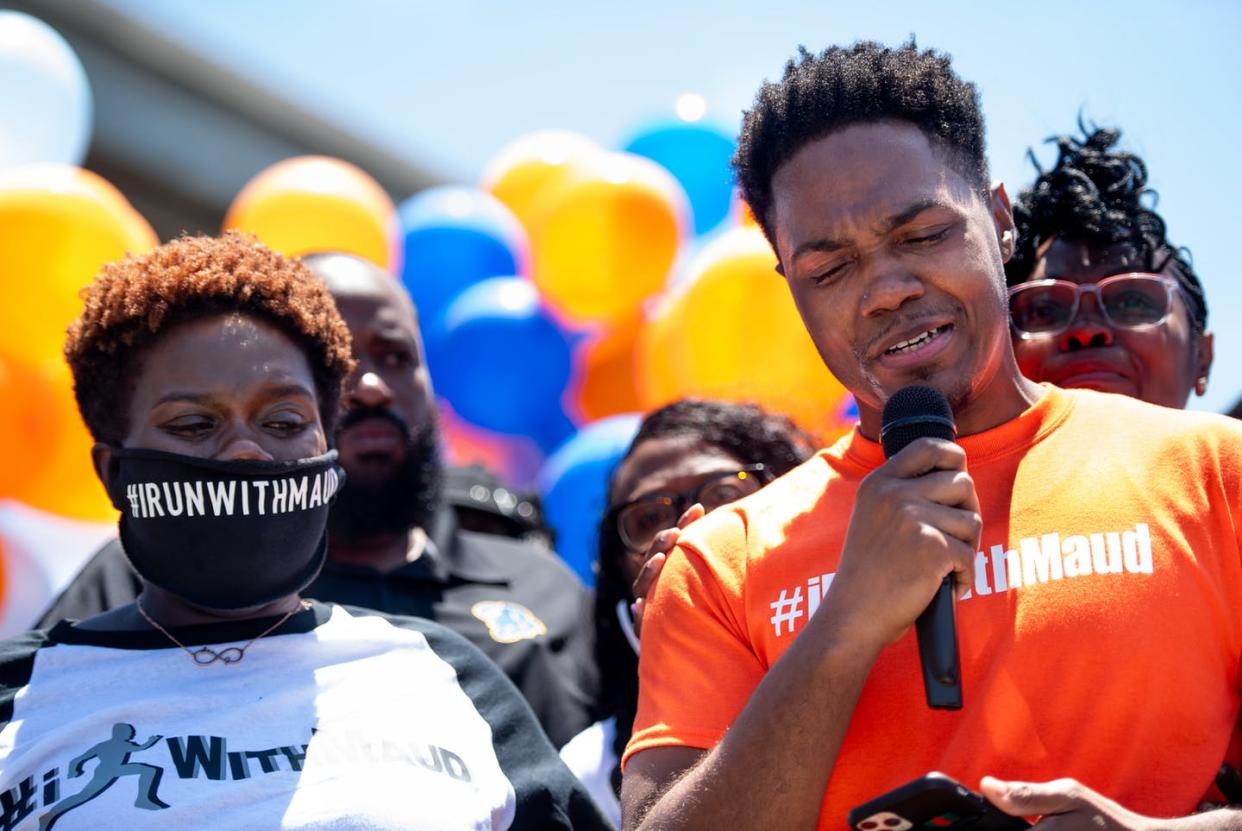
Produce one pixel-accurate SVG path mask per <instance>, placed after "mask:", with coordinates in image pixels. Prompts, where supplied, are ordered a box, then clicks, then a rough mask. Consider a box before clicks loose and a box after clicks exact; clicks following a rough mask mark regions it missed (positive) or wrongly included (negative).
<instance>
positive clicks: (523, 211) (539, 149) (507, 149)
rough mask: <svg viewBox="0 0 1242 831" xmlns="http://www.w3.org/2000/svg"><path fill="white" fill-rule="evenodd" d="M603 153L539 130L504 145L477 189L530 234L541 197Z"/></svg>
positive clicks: (563, 134)
mask: <svg viewBox="0 0 1242 831" xmlns="http://www.w3.org/2000/svg"><path fill="white" fill-rule="evenodd" d="M603 152H604V151H603V149H602V148H600V146H599V145H597V144H596V143H595V142H593V141H591V140H590V139H589V138H587V137H586V136H581V135H578V134H577V133H571V132H569V131H568V130H539V131H536V132H534V133H529V134H527V135H525V136H522V137H521V138H518V139H515V140H514V141H512V142H510V143H509V144H507V145H505V146H504V147H503V148H502V149H501V151H500V152H499V153H497V154H496V155H495V157H493V158H492V160H491V161H490V162H488V164H487V167H486V168H485V169H484V171H483V179H482V181H481V182H480V185H481V187H482V188H483V190H486V191H490V192H491V194H492V195H493V196H495V197H496V198H497V199H499V200H500V201H501V202H504V203H505V205H507V206H508V207H509V210H511V211H513V213H514V215H515V216H517V218H518V219H519V220H520V221H521V223H522V224H523V225H524V226H525V227H526V229H527V231H528V232H529V231H530V228H531V220H532V218H533V215H534V210H535V206H536V205H537V204H538V202H539V199H540V197H541V196H542V195H543V194H544V193H546V192H547V191H548V190H549V189H550V188H552V187H555V186H556V185H557V184H559V183H560V182H562V181H563V180H565V179H566V178H568V177H569V176H572V175H574V174H576V173H580V172H582V171H583V169H584V167H585V165H586V164H587V163H588V162H590V160H592V159H594V158H595V157H597V156H599V155H600V154H602V153H603Z"/></svg>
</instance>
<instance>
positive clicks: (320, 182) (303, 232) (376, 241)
mask: <svg viewBox="0 0 1242 831" xmlns="http://www.w3.org/2000/svg"><path fill="white" fill-rule="evenodd" d="M224 227H225V229H226V230H227V229H237V230H239V231H246V232H247V233H251V234H254V235H255V236H256V237H258V238H259V239H260V240H261V241H262V242H263V243H264V244H266V245H267V246H268V247H270V248H272V249H275V250H276V251H279V252H280V253H282V254H284V255H285V256H288V257H297V256H301V255H302V254H309V253H311V252H312V251H344V252H346V253H349V254H355V255H357V256H359V257H363V258H365V259H368V260H370V261H371V262H373V263H375V264H376V265H378V266H380V267H381V268H384V269H387V270H388V271H389V272H391V273H393V274H396V273H398V272H399V271H400V270H401V243H402V239H401V225H400V221H399V220H398V218H397V209H396V207H395V206H394V205H393V203H392V200H391V199H390V198H389V197H388V194H387V193H385V192H384V189H383V188H382V187H380V185H379V183H378V182H376V181H375V180H374V179H372V178H371V177H370V176H369V175H368V174H367V173H366V172H365V171H363V170H362V169H360V168H358V167H355V166H354V165H352V164H349V163H348V162H343V161H341V160H340V159H333V158H329V157H327V156H298V157H295V158H292V159H286V160H284V161H282V162H278V163H276V164H274V165H272V166H271V167H269V168H267V169H266V170H264V171H262V172H261V173H259V175H257V176H255V177H254V178H253V179H251V180H250V182H249V184H247V185H246V186H245V187H244V188H242V190H241V192H240V193H239V194H237V197H236V198H235V199H234V200H233V204H232V205H231V206H230V207H229V210H228V214H227V215H226V216H225V218H224Z"/></svg>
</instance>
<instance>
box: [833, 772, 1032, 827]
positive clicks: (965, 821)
mask: <svg viewBox="0 0 1242 831" xmlns="http://www.w3.org/2000/svg"><path fill="white" fill-rule="evenodd" d="M848 821H849V824H850V827H851V828H853V829H855V831H924V829H927V831H943V829H956V828H961V829H970V831H1022V829H1027V828H1030V827H1031V824H1030V823H1029V822H1027V821H1026V820H1024V819H1022V818H1021V817H1012V816H1010V815H1009V814H1006V813H1005V812H1003V811H1001V810H1000V809H999V808H997V807H996V806H995V805H993V804H992V803H991V802H988V801H987V800H986V799H984V798H983V797H982V796H980V795H979V794H977V793H975V792H974V791H972V790H970V789H969V788H967V787H966V786H964V785H961V784H959V783H958V782H956V781H955V780H953V779H952V778H950V777H948V776H945V775H944V774H943V773H934V772H933V773H929V774H927V775H926V776H922V777H919V778H918V779H915V780H914V781H913V782H907V783H906V784H904V785H902V786H901V787H899V788H896V789H894V790H891V791H889V792H888V793H885V794H881V795H880V796H877V797H876V798H875V799H872V800H870V801H869V802H864V803H863V804H862V805H859V806H857V807H855V808H854V809H853V810H851V811H850V813H849V816H848Z"/></svg>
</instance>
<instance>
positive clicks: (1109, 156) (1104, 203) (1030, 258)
mask: <svg viewBox="0 0 1242 831" xmlns="http://www.w3.org/2000/svg"><path fill="white" fill-rule="evenodd" d="M1078 129H1079V131H1080V132H1081V133H1082V134H1083V136H1084V137H1083V138H1081V139H1079V138H1075V137H1073V136H1056V137H1054V138H1051V139H1048V141H1049V142H1050V143H1055V144H1056V145H1057V149H1058V154H1057V161H1056V164H1055V165H1053V166H1052V168H1051V169H1049V170H1043V169H1042V168H1041V167H1040V166H1039V162H1038V161H1037V160H1036V158H1035V154H1034V152H1033V151H1028V152H1027V156H1028V158H1030V160H1031V163H1032V164H1033V165H1034V166H1035V169H1036V170H1037V171H1038V172H1039V176H1038V177H1037V178H1036V179H1035V182H1034V184H1032V185H1031V186H1030V187H1029V188H1026V189H1025V190H1023V191H1022V193H1021V194H1019V196H1018V199H1017V201H1016V202H1015V203H1014V206H1013V217H1014V224H1015V226H1016V227H1017V232H1018V234H1017V235H1018V244H1017V246H1016V250H1015V251H1014V254H1013V257H1012V258H1010V260H1009V262H1008V263H1006V264H1005V279H1006V281H1007V282H1008V283H1009V285H1011V286H1013V285H1016V284H1018V283H1023V282H1026V281H1027V280H1029V279H1030V278H1031V274H1032V273H1033V272H1034V270H1035V265H1036V263H1037V262H1038V260H1039V256H1038V254H1037V252H1038V251H1039V249H1040V248H1041V247H1042V246H1043V245H1044V244H1045V243H1046V242H1047V241H1048V240H1050V239H1052V238H1053V237H1056V236H1064V237H1069V238H1072V239H1076V240H1082V241H1085V242H1088V243H1093V244H1097V245H1108V244H1115V243H1120V242H1125V243H1130V244H1131V245H1133V246H1134V247H1135V248H1136V249H1137V250H1138V253H1139V256H1140V257H1141V258H1142V260H1143V262H1144V263H1145V264H1146V265H1145V268H1147V269H1149V270H1151V271H1153V272H1161V273H1164V274H1168V275H1169V276H1171V277H1173V278H1174V279H1175V280H1177V283H1178V285H1179V286H1180V287H1181V289H1182V294H1183V296H1184V297H1185V299H1186V306H1187V308H1188V310H1189V312H1190V321H1191V325H1192V326H1193V327H1194V331H1195V333H1196V334H1202V333H1203V332H1204V330H1205V329H1206V328H1207V299H1206V298H1205V297H1204V293H1203V285H1202V284H1201V283H1200V282H1199V278H1198V277H1197V276H1196V275H1195V272H1194V268H1193V267H1192V266H1191V258H1190V252H1189V251H1188V250H1186V249H1185V248H1177V247H1174V246H1173V245H1172V244H1171V243H1170V242H1169V241H1168V238H1167V236H1166V233H1165V224H1164V220H1163V219H1161V218H1160V216H1159V214H1157V213H1156V212H1155V210H1154V207H1155V203H1156V198H1157V194H1156V192H1155V191H1154V190H1152V189H1151V188H1149V187H1147V165H1145V164H1144V163H1143V160H1142V159H1141V158H1139V157H1138V156H1136V155H1135V154H1133V153H1128V152H1124V151H1121V150H1115V149H1114V148H1115V147H1116V145H1117V143H1118V142H1119V141H1120V139H1121V131H1120V130H1116V129H1103V128H1096V127H1094V126H1092V127H1088V126H1086V125H1084V123H1083V122H1082V120H1081V119H1080V120H1079V123H1078Z"/></svg>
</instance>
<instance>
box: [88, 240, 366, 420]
mask: <svg viewBox="0 0 1242 831" xmlns="http://www.w3.org/2000/svg"><path fill="white" fill-rule="evenodd" d="M82 298H83V300H84V301H85V307H84V308H83V310H82V314H81V315H80V316H79V317H78V319H77V320H75V321H74V322H73V324H72V325H71V326H70V327H69V337H68V339H67V340H66V342H65V358H66V360H67V361H68V362H69V368H70V369H71V370H72V371H73V386H74V394H75V395H76V397H77V400H78V409H79V410H80V411H81V413H82V419H83V421H85V422H86V426H87V428H88V429H89V430H90V432H91V435H92V436H93V437H94V439H95V440H96V441H99V442H104V443H107V444H120V442H121V440H122V438H123V437H124V436H125V435H126V434H127V433H128V431H129V430H128V424H129V399H130V396H131V395H132V393H133V389H134V378H135V374H136V373H138V372H141V357H142V354H143V352H144V351H145V350H146V349H148V348H149V347H150V346H151V344H153V343H154V342H156V341H157V340H158V339H159V338H160V336H161V335H162V334H163V333H165V332H167V331H169V330H170V329H172V328H173V327H175V326H177V325H179V324H182V323H187V322H190V321H194V320H199V319H202V318H206V317H211V316H214V315H220V314H230V313H240V314H244V315H249V316H251V317H254V318H257V319H259V320H262V321H264V322H266V323H268V324H271V325H272V326H274V327H275V328H277V329H279V330H280V331H282V332H284V333H285V334H286V335H288V336H289V337H290V338H291V339H292V340H293V342H294V343H296V344H297V345H298V346H300V347H301V348H302V349H303V350H305V352H306V357H307V361H308V363H309V364H310V367H311V370H312V372H313V373H314V377H315V386H316V389H317V392H318V394H319V409H320V417H321V418H322V419H323V423H324V429H325V430H326V431H330V430H331V429H332V424H333V422H334V420H335V417H336V414H337V410H338V408H339V405H340V396H341V388H342V385H343V384H344V383H345V379H346V378H348V376H349V373H350V372H352V371H353V365H354V361H353V358H352V357H351V354H350V352H351V349H350V337H349V330H348V329H347V328H346V327H345V322H344V321H343V320H342V319H341V316H340V314H339V313H338V312H337V310H336V304H335V303H334V302H333V301H332V296H331V295H330V294H329V293H328V289H327V288H326V287H325V286H324V284H323V282H322V281H320V280H319V279H318V278H316V277H315V276H314V275H313V274H311V272H310V270H309V269H307V268H306V266H304V265H302V264H301V263H300V262H297V261H294V260H290V259H287V258H286V257H283V256H281V255H280V254H278V253H276V252H275V251H272V250H271V249H270V248H267V247H266V246H264V245H263V244H262V243H260V242H259V241H258V240H256V239H254V238H253V237H250V236H247V235H245V234H240V233H237V232H228V233H226V234H225V235H224V236H222V237H218V238H217V237H182V238H180V239H177V240H174V241H173V242H169V243H166V244H164V245H161V246H160V247H159V248H156V249H155V250H153V251H150V252H148V253H146V254H142V255H139V256H129V257H126V258H125V259H123V260H119V261H117V262H114V263H109V264H108V265H106V266H104V268H103V270H102V271H100V273H99V276H98V277H96V278H95V281H94V282H93V283H91V285H89V286H88V287H86V288H85V289H83V291H82Z"/></svg>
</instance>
